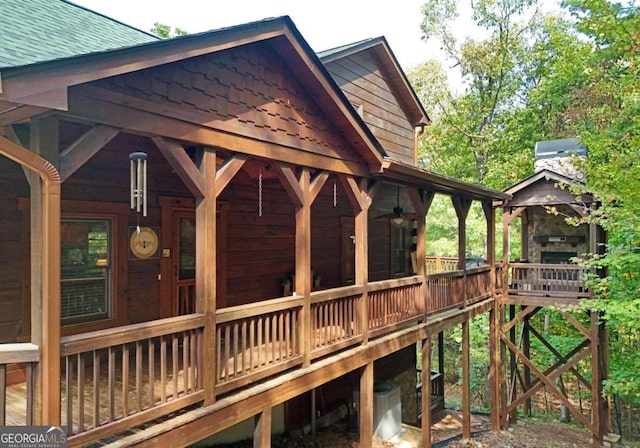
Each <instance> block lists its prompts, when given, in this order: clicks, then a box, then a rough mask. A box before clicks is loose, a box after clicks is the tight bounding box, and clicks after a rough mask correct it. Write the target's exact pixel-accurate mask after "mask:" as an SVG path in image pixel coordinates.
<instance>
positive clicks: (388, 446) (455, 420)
mask: <svg viewBox="0 0 640 448" xmlns="http://www.w3.org/2000/svg"><path fill="white" fill-rule="evenodd" d="M434 417H435V418H437V419H438V420H437V422H436V423H435V424H434V425H433V427H432V441H433V444H432V446H433V448H583V447H584V448H589V447H591V437H590V435H589V433H588V432H587V431H585V430H582V429H579V428H576V427H573V426H570V425H566V424H562V423H555V422H546V421H545V422H542V421H536V420H533V419H527V420H522V421H520V422H519V423H518V424H516V425H512V427H511V428H509V430H508V431H503V432H491V431H489V417H488V416H486V415H473V416H472V419H471V431H472V438H471V440H470V441H465V442H463V441H461V440H460V434H461V433H462V420H461V413H460V412H457V411H449V410H446V411H443V412H442V413H440V414H438V415H437V416H434ZM358 440H359V436H358V435H357V434H356V433H355V432H353V431H349V430H348V429H346V428H327V429H324V430H322V431H321V432H319V433H318V434H317V435H315V436H311V435H302V436H291V435H283V436H277V437H274V440H273V443H272V447H274V448H359V446H360V444H359V441H358ZM252 446H253V445H252V443H251V442H250V441H248V442H247V444H246V445H244V444H234V445H232V446H230V447H229V448H231V447H232V448H244V447H252ZM419 446H420V431H419V430H418V429H417V428H411V427H404V426H403V431H402V435H401V437H400V438H399V439H392V440H391V441H388V442H383V441H381V440H374V443H373V448H417V447H419ZM615 447H616V448H628V447H627V446H626V445H624V444H622V443H618V444H616V445H615Z"/></svg>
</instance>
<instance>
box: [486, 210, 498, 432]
mask: <svg viewBox="0 0 640 448" xmlns="http://www.w3.org/2000/svg"><path fill="white" fill-rule="evenodd" d="M482 210H483V211H484V217H485V219H486V222H487V262H488V263H489V266H490V267H491V274H490V280H489V281H490V282H491V297H492V298H493V301H494V302H493V305H492V307H491V310H490V311H489V407H490V423H491V430H492V431H497V430H498V429H499V428H500V413H499V406H500V395H499V390H500V383H499V381H498V366H499V363H500V352H499V350H498V344H499V343H500V334H499V333H498V306H497V301H498V300H500V297H499V296H498V294H497V291H496V278H497V276H496V213H495V209H494V208H493V204H492V202H491V201H483V202H482Z"/></svg>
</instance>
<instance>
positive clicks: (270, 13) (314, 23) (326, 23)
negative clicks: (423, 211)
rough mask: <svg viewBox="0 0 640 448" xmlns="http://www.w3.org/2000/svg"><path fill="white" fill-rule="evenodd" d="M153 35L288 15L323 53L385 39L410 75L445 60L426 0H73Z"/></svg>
mask: <svg viewBox="0 0 640 448" xmlns="http://www.w3.org/2000/svg"><path fill="white" fill-rule="evenodd" d="M71 1H73V2H74V3H76V4H78V5H81V6H84V7H86V8H89V9H91V10H94V11H97V12H99V13H101V14H104V15H106V16H109V17H112V18H114V19H117V20H119V21H120V22H123V23H126V24H128V25H131V26H134V27H136V28H139V29H141V30H145V31H149V30H150V29H151V28H152V27H153V24H154V22H160V23H163V24H165V25H170V26H171V27H174V28H175V27H179V28H181V29H183V30H185V31H187V32H188V33H198V32H202V31H209V30H213V29H217V28H221V27H227V26H233V25H238V24H241V23H247V22H252V21H255V20H261V19H265V18H269V17H278V16H283V15H288V16H290V17H291V19H293V21H294V23H295V24H296V26H297V28H298V30H299V31H300V33H301V34H302V36H303V37H304V38H305V39H306V40H307V42H308V43H309V45H310V46H311V48H312V49H313V50H314V51H316V52H318V51H322V50H328V49H330V48H334V47H338V46H341V45H344V44H348V43H352V42H357V41H360V40H363V39H367V38H371V37H379V36H384V37H385V38H386V39H387V41H388V42H389V45H390V47H391V49H392V51H393V52H394V54H395V55H396V57H397V58H398V61H399V62H400V65H401V66H402V68H403V69H404V70H405V71H408V70H409V69H410V68H411V67H414V66H415V65H417V64H419V63H421V62H424V61H426V60H427V59H430V58H434V57H436V58H439V59H440V60H443V58H442V55H440V54H439V52H438V44H437V43H426V42H424V41H422V39H421V31H420V23H421V21H422V13H421V9H422V8H421V6H422V5H423V4H424V3H425V1H426V0H323V1H308V0H235V1H224V2H223V1H221V0H71Z"/></svg>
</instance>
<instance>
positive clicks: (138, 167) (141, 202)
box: [129, 152, 147, 235]
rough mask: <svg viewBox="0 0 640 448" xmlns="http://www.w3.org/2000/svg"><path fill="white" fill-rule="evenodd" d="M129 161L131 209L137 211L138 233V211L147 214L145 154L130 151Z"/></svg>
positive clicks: (138, 232)
mask: <svg viewBox="0 0 640 448" xmlns="http://www.w3.org/2000/svg"><path fill="white" fill-rule="evenodd" d="M129 160H130V161H131V209H134V208H135V209H136V212H137V213H138V225H137V227H136V233H137V234H138V235H139V234H140V212H142V216H145V217H146V216H147V154H146V153H144V152H132V153H131V154H129Z"/></svg>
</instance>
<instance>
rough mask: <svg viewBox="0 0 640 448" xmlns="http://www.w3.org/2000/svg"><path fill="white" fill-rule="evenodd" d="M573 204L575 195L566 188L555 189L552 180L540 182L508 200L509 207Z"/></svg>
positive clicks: (518, 192)
mask: <svg viewBox="0 0 640 448" xmlns="http://www.w3.org/2000/svg"><path fill="white" fill-rule="evenodd" d="M574 202H575V195H574V194H572V193H571V192H570V191H569V189H568V188H565V189H561V188H558V187H556V182H555V181H553V180H541V181H538V182H536V183H534V184H533V185H530V186H528V187H527V188H525V189H524V190H521V191H517V192H515V193H514V194H513V198H512V199H510V200H509V206H512V207H521V206H531V205H544V204H548V205H552V204H571V203H574Z"/></svg>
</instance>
